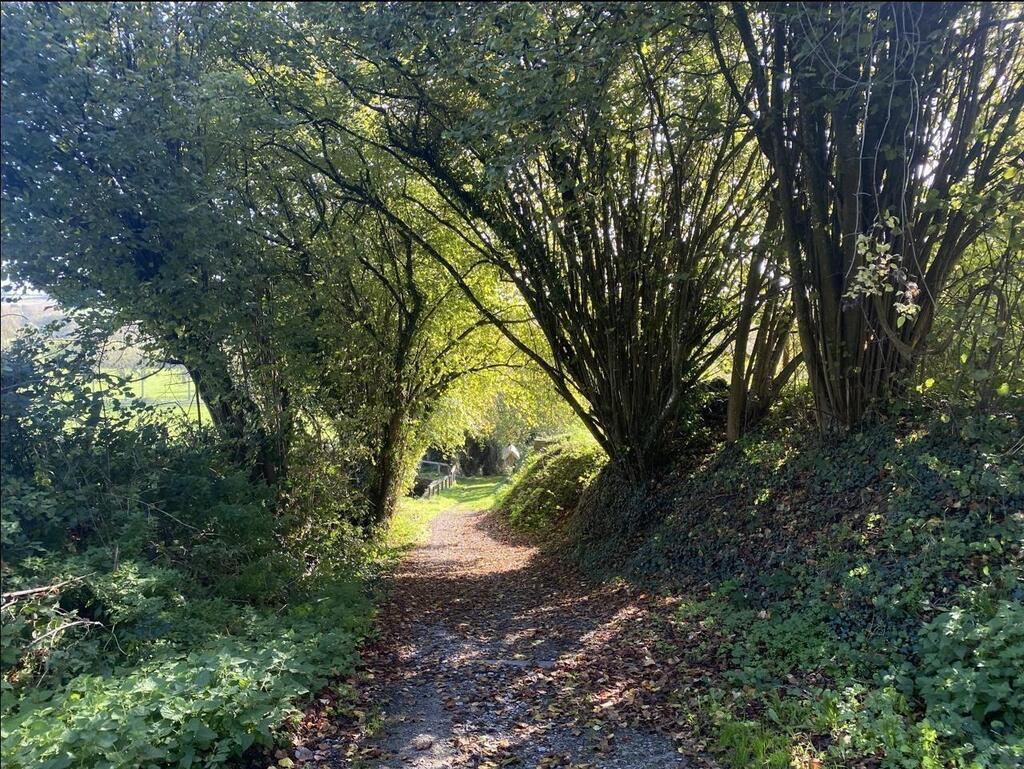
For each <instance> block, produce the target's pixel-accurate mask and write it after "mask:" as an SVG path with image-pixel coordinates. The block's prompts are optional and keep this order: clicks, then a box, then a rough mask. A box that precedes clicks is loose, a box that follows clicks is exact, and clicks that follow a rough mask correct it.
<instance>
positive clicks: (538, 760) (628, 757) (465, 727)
mask: <svg viewBox="0 0 1024 769" xmlns="http://www.w3.org/2000/svg"><path fill="white" fill-rule="evenodd" d="M638 611H639V610H638V609H637V607H636V605H635V603H634V599H633V598H632V597H631V596H630V595H629V591H627V590H624V589H621V587H620V588H617V587H613V586H606V585H605V586H600V585H595V584H593V583H590V582H587V581H585V580H583V579H582V578H581V577H580V576H579V575H577V574H574V573H573V572H572V571H571V570H568V569H567V568H566V567H565V566H562V565H559V564H557V563H555V562H552V561H549V560H547V559H545V558H544V557H542V556H541V555H540V554H539V553H538V551H537V550H536V549H535V548H533V547H530V546H527V545H524V544H522V543H517V542H515V541H514V540H513V539H512V538H510V537H508V536H506V535H505V534H504V533H503V532H502V531H501V530H500V527H499V526H498V524H497V523H496V521H495V520H494V519H493V518H492V517H490V516H488V515H487V514H485V513H482V512H468V513H466V512H448V513H443V514H441V515H439V516H438V517H437V518H436V519H435V520H434V522H433V524H432V527H431V531H430V537H429V540H428V541H427V542H425V543H424V544H422V545H420V546H418V547H417V548H415V549H414V550H413V551H412V552H411V554H410V556H409V557H408V558H407V559H406V561H405V562H404V563H403V564H402V566H401V568H400V569H399V570H398V573H397V574H396V575H395V576H394V585H393V589H392V591H391V592H390V594H389V599H388V602H387V604H386V605H385V606H384V607H383V608H382V612H381V615H380V617H379V627H380V630H381V637H380V639H379V640H378V641H377V643H376V644H375V645H374V647H372V648H371V649H370V650H368V652H367V665H368V670H369V671H370V673H369V678H370V680H371V682H372V688H373V692H372V694H371V697H370V698H368V699H376V701H378V702H388V704H387V705H386V706H385V708H384V712H383V713H382V714H381V716H382V720H381V721H380V722H379V728H376V729H373V730H364V733H365V732H366V731H369V732H370V736H369V737H367V738H362V739H359V740H358V742H359V744H358V746H353V745H352V744H348V745H347V749H346V750H345V751H344V757H342V756H340V755H339V753H340V752H341V751H337V752H336V751H331V752H332V753H334V755H335V758H334V761H333V762H332V763H334V765H335V766H350V767H368V768H372V769H385V768H389V769H399V768H400V767H410V768H412V769H440V768H441V767H477V768H479V769H492V768H494V767H505V766H516V767H539V768H543V767H576V769H583V768H584V767H593V768H594V769H597V768H599V767H600V768H602V769H619V768H622V769H625V768H626V767H631V768H635V769H644V768H645V767H658V768H659V769H660V768H662V767H680V766H688V765H689V764H688V763H687V762H686V761H685V759H684V758H683V757H682V756H681V755H680V753H679V752H677V751H676V748H675V744H674V743H673V741H672V739H671V737H670V736H668V735H666V734H664V733H658V732H655V731H653V730H651V729H645V728H644V727H642V726H640V725H639V724H638V723H637V722H635V721H634V722H633V723H630V722H629V721H628V720H626V719H620V720H618V721H616V720H615V719H614V718H600V717H599V716H598V715H594V711H595V710H597V709H599V708H601V707H608V704H607V703H608V702H611V703H612V706H614V703H615V701H616V700H615V699H614V698H611V699H608V700H607V701H606V702H605V704H604V705H595V698H594V696H593V695H594V690H595V686H594V674H593V673H592V670H593V666H592V665H591V662H590V660H591V658H592V657H593V656H594V654H596V653H605V652H603V651H602V652H598V651H595V650H597V649H605V648H606V647H607V645H608V643H609V639H610V638H612V637H613V636H615V634H617V633H622V632H623V629H624V628H628V627H629V625H630V623H631V622H633V621H635V620H636V619H637V617H636V613H637V612H638ZM638 665H640V663H638ZM577 673H579V675H580V676H581V677H582V679H583V680H585V684H584V683H581V685H580V687H579V691H578V692H576V691H575V689H574V684H573V682H574V681H575V680H576V678H575V676H576V675H577ZM597 683H598V684H599V685H600V684H602V683H606V684H607V686H606V689H607V690H608V691H609V692H612V693H613V694H614V693H615V692H618V693H619V694H623V691H622V690H623V686H621V685H620V684H619V683H618V682H616V681H613V680H608V679H607V678H606V677H604V676H603V674H598V679H597ZM631 696H632V695H631ZM612 715H614V710H613V711H612ZM346 741H347V742H349V743H351V742H352V738H348V739H347V740H346Z"/></svg>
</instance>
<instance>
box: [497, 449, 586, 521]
mask: <svg viewBox="0 0 1024 769" xmlns="http://www.w3.org/2000/svg"><path fill="white" fill-rule="evenodd" d="M604 463H605V455H604V452H603V451H601V449H600V447H598V446H597V445H596V444H595V443H594V442H593V441H586V440H580V439H579V438H576V439H574V438H571V437H570V438H565V439H562V440H561V441H559V442H557V443H555V444H553V445H551V446H547V447H545V448H543V449H541V450H539V451H535V452H533V453H532V454H530V455H529V456H528V457H527V458H526V460H525V461H524V462H523V464H522V467H520V468H519V470H518V471H517V472H516V474H515V475H514V476H513V477H512V479H511V480H510V482H509V486H508V487H507V488H506V489H505V490H504V491H503V492H502V494H501V495H500V498H499V500H498V509H499V510H500V511H501V513H502V514H503V515H505V516H506V517H507V518H508V520H509V523H511V524H512V525H513V526H514V527H516V528H518V529H523V530H525V531H536V530H538V529H541V528H544V527H546V526H551V525H553V524H557V523H559V522H561V521H563V520H564V519H565V517H566V516H567V514H569V513H571V512H572V511H573V510H574V509H575V507H576V504H577V503H578V502H579V499H580V494H581V493H582V491H583V489H584V488H585V487H586V485H587V484H588V483H590V481H591V480H593V478H594V477H595V476H596V475H597V473H598V472H599V471H600V470H601V467H602V466H603V465H604Z"/></svg>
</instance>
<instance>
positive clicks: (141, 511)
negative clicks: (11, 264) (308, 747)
mask: <svg viewBox="0 0 1024 769" xmlns="http://www.w3.org/2000/svg"><path fill="white" fill-rule="evenodd" d="M95 352H96V350H95V347H94V346H92V345H91V343H90V339H89V338H83V337H78V338H76V339H62V340H57V339H53V338H52V337H48V336H46V335H42V334H35V335H29V336H27V337H25V338H23V339H21V340H20V341H18V342H16V343H15V344H14V345H13V346H12V348H11V349H10V350H8V351H5V354H4V357H3V369H2V373H3V378H2V389H3V393H4V397H3V408H2V429H3V445H2V449H3V450H2V455H0V458H2V470H3V477H2V482H0V491H2V523H3V528H2V534H3V546H4V562H3V567H2V568H3V578H4V590H5V597H4V602H3V608H2V620H3V633H2V669H3V682H2V687H3V706H2V711H3V726H2V740H3V754H4V763H5V765H7V764H10V765H11V766H15V767H22V766H23V767H37V766H42V767H65V766H83V767H85V766H118V767H136V766H157V765H179V766H188V765H191V764H193V763H196V764H203V765H216V764H221V763H224V762H225V761H226V760H228V759H229V758H230V757H232V756H238V755H240V754H242V753H243V752H244V751H246V750H247V749H248V748H249V747H250V746H252V745H254V744H260V745H268V744H270V743H271V742H272V741H273V740H274V739H275V735H276V733H277V730H278V729H279V728H280V726H281V725H282V724H283V723H284V722H285V720H286V719H287V718H288V716H289V715H290V714H292V713H293V712H294V708H295V704H296V702H297V700H298V698H301V697H302V696H303V695H306V694H308V693H309V692H311V691H313V690H315V688H316V687H318V686H320V685H321V684H322V683H324V682H325V681H326V679H327V678H328V677H329V676H331V675H334V674H337V673H343V672H346V671H347V670H348V669H349V667H350V666H351V664H352V662H353V659H354V657H353V655H354V649H355V646H356V644H357V643H358V641H359V640H360V639H361V638H362V636H363V635H364V633H365V632H366V629H367V625H368V619H369V605H368V602H367V598H366V596H365V594H364V591H363V590H362V588H361V585H360V583H359V581H358V580H357V578H356V576H355V571H356V566H357V565H358V564H360V563H361V562H362V561H361V559H367V558H371V557H372V556H373V553H372V551H371V550H369V549H367V548H366V547H365V546H359V547H357V546H356V544H355V543H357V541H358V540H356V538H355V536H354V535H348V536H346V535H345V532H344V530H341V531H340V532H339V531H338V529H337V527H335V528H334V536H333V538H329V537H326V536H324V532H325V530H326V524H325V522H324V520H323V517H322V513H321V511H320V510H318V509H313V510H310V508H309V507H308V506H307V505H309V504H311V503H312V502H314V501H315V498H309V497H303V496H301V495H294V494H293V495H291V496H290V497H288V498H286V499H283V500H282V501H281V503H280V505H279V506H278V511H275V505H274V504H273V501H274V500H273V496H272V490H271V489H268V488H267V487H266V486H265V485H263V484H254V483H253V482H252V481H251V479H250V478H249V477H248V476H247V475H246V474H244V473H242V472H241V471H239V470H238V469H237V468H236V467H235V466H234V465H233V463H232V462H230V461H229V459H228V458H227V457H225V456H224V452H223V449H222V446H221V445H220V443H219V442H218V441H217V439H216V437H215V436H212V435H210V434H208V433H201V434H194V433H192V432H190V431H189V430H188V429H187V428H176V427H174V426H172V425H169V424H168V423H167V422H166V415H163V414H161V413H160V412H159V411H157V410H155V409H154V408H153V407H150V406H147V405H146V404H144V403H142V402H141V401H138V400H137V399H134V398H133V397H132V396H131V392H130V388H129V387H128V386H127V384H126V383H124V382H121V381H119V380H117V379H116V377H113V376H112V375H110V374H104V373H102V372H100V373H99V374H97V371H98V365H97V362H96V356H95ZM97 377H98V380H97ZM97 381H99V382H100V383H101V384H102V387H97V386H96V384H97ZM332 512H336V509H335V508H330V507H328V508H327V513H328V514H330V513H332ZM313 537H315V538H316V540H317V541H316V550H315V557H308V556H309V554H310V553H311V552H313V542H311V538H313ZM19 591H34V592H20V594H19Z"/></svg>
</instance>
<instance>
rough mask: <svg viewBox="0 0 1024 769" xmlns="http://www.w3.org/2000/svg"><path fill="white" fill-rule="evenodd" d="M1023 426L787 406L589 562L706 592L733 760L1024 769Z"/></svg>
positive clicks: (943, 413)
mask: <svg viewBox="0 0 1024 769" xmlns="http://www.w3.org/2000/svg"><path fill="white" fill-rule="evenodd" d="M929 412H930V414H929ZM926 414H928V415H927V416H926ZM1021 420H1022V418H1021V414H1020V413H1017V412H1012V413H1011V412H1003V413H996V414H990V415H982V414H978V413H969V412H964V411H957V410H953V411H949V410H948V409H947V408H945V407H943V406H942V405H941V404H940V403H938V402H936V401H931V402H928V403H923V404H919V405H917V406H915V407H913V408H908V409H906V410H904V411H902V412H896V413H893V414H891V415H890V416H888V417H886V418H885V419H881V420H879V421H877V422H876V423H875V424H873V425H870V426H866V427H864V428H863V429H862V430H860V431H857V432H853V433H850V434H849V435H847V436H845V437H843V438H840V439H824V440H823V439H820V438H815V437H814V436H813V435H809V434H808V432H807V430H806V428H803V427H800V426H799V424H798V423H797V422H795V421H794V420H792V419H788V418H787V416H786V415H781V416H780V417H779V418H778V419H777V420H773V422H774V423H773V424H769V425H766V426H765V427H764V429H762V430H760V431H758V432H757V433H755V434H754V435H752V436H748V437H747V438H744V439H742V440H741V441H739V442H738V443H737V444H735V445H733V446H731V447H726V448H724V449H722V450H721V451H719V452H717V453H716V454H714V455H712V456H711V457H710V458H709V459H708V460H707V461H706V462H705V463H704V466H702V467H700V468H698V469H696V470H690V471H686V470H681V474H680V475H679V476H677V477H675V478H672V479H670V480H669V481H668V482H666V483H665V484H664V485H663V487H662V488H660V489H653V490H650V491H649V492H648V493H647V494H646V495H645V496H644V499H643V501H642V503H641V502H638V503H636V504H638V505H642V506H643V507H645V508H647V509H648V510H650V509H660V510H663V511H664V519H663V520H662V521H661V522H660V523H658V524H656V525H654V526H653V527H651V528H648V529H647V530H646V531H643V532H640V533H637V532H633V533H632V534H631V535H629V536H626V537H625V538H623V539H620V540H618V541H616V542H608V541H604V542H600V541H594V540H592V539H591V540H587V546H588V549H587V551H586V553H585V562H586V563H587V564H590V565H592V566H596V567H598V568H600V569H601V570H602V571H604V572H605V573H607V572H608V571H609V570H612V569H614V570H615V571H616V572H617V573H621V572H623V571H624V572H625V573H627V574H629V575H632V576H633V577H634V578H637V579H641V580H644V581H654V582H657V583H660V584H661V585H662V586H663V587H665V588H666V589H674V590H680V589H682V590H685V592H686V593H687V594H689V595H694V594H695V595H697V596H701V598H699V599H698V600H695V601H694V600H691V601H689V602H688V603H687V604H686V605H685V607H684V608H683V609H682V610H681V611H680V612H679V614H678V617H677V620H678V621H681V622H686V623H692V625H693V627H694V628H695V633H696V635H697V636H699V637H707V639H708V640H707V641H705V642H704V643H705V644H706V645H704V646H701V645H698V649H697V651H698V652H700V651H701V650H703V651H708V650H713V657H714V658H715V659H716V660H717V662H716V665H717V666H721V673H719V674H717V675H716V676H714V677H713V678H712V679H711V680H710V682H709V683H708V684H707V685H708V686H709V687H710V692H712V693H713V692H715V691H724V692H733V693H734V694H735V696H726V697H724V698H720V701H719V700H715V699H714V698H712V700H711V701H709V702H711V703H713V702H719V705H717V706H714V707H712V706H711V705H710V704H706V707H707V708H708V710H709V712H712V714H713V712H714V711H715V708H718V709H719V710H721V713H720V714H719V716H718V717H716V718H715V719H713V724H714V725H713V729H714V734H715V739H716V740H717V741H719V743H720V747H721V749H722V750H723V751H724V753H725V754H726V755H727V756H732V759H731V760H732V762H733V765H735V766H741V765H747V764H746V763H745V762H750V761H753V762H754V763H755V764H756V765H772V764H773V762H776V761H778V760H781V755H782V753H781V752H779V751H783V748H784V747H785V746H786V745H790V746H792V745H796V746H798V747H799V748H800V750H804V749H805V748H806V746H808V745H811V743H812V742H814V741H813V740H811V738H812V737H814V738H815V739H816V740H817V741H816V742H814V744H816V745H818V748H815V749H814V750H812V754H815V755H818V756H819V757H821V758H822V759H823V760H825V761H826V763H828V762H830V761H831V762H837V763H843V762H847V761H851V760H854V759H859V758H863V757H865V756H879V757H880V758H881V761H882V765H883V766H887V767H917V766H922V765H925V766H929V765H930V766H936V767H938V766H944V765H947V764H948V765H953V766H964V767H967V766H970V767H1001V766H1008V765H1012V764H1013V763H1015V762H1019V761H1020V760H1021V758H1022V756H1024V739H1022V728H1021V723H1022V721H1021V719H1022V717H1024V709H1022V701H1021V699H1020V695H1019V692H1020V691H1022V681H1021V670H1022V660H1021V655H1022V653H1024V638H1022V636H1021V627H1024V623H1022V611H1024V606H1022V599H1024V593H1022V592H1021V584H1022V578H1024V553H1022V550H1021V547H1022V543H1024V517H1022V514H1021V511H1024V468H1022V465H1021V463H1020V462H1019V460H1018V459H1017V457H1016V455H1015V454H1014V453H1013V452H1014V449H1013V447H1014V444H1015V442H1016V441H1017V440H1018V439H1019V435H1020V431H1021V423H1022V421H1021ZM609 488H610V487H609V486H608V484H607V482H606V481H605V480H603V479H602V480H600V481H598V482H597V483H595V484H594V485H593V487H592V488H591V489H590V490H588V491H587V495H588V498H589V497H590V496H592V495H593V494H594V493H595V490H601V489H603V490H604V492H603V493H607V491H608V489H609ZM606 501H607V500H606ZM655 520H656V518H655ZM615 564H617V565H615ZM708 586H710V589H709V587H708ZM704 664H706V662H705V663H704ZM772 698H781V700H780V702H775V701H774V700H773V699H772ZM773 703H774V704H773ZM780 703H781V704H780ZM751 713H753V714H756V715H757V717H755V718H754V719H751ZM772 714H774V715H772ZM786 714H788V715H786ZM773 735H774V736H773ZM777 738H778V739H781V740H782V742H778V740H777ZM783 738H784V739H783ZM822 746H824V747H822ZM807 749H809V748H807ZM756 756H760V758H756ZM773 756H774V757H773ZM757 762H761V763H757Z"/></svg>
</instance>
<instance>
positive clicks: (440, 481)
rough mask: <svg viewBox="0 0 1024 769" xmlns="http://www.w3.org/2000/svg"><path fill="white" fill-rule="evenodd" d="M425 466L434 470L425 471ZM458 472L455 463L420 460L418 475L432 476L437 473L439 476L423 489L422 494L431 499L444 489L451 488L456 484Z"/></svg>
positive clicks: (423, 496) (424, 497)
mask: <svg viewBox="0 0 1024 769" xmlns="http://www.w3.org/2000/svg"><path fill="white" fill-rule="evenodd" d="M424 467H427V468H432V470H431V471H430V472H429V473H428V472H424ZM456 474H457V473H456V467H455V466H454V465H449V464H447V463H445V462H432V461H430V460H426V459H424V460H423V461H421V462H420V469H419V472H418V473H417V475H418V476H420V477H424V476H426V477H431V476H435V475H436V476H437V477H436V478H434V479H433V480H432V481H430V483H428V484H427V487H426V488H425V489H424V490H423V494H421V495H420V496H421V497H422V498H423V499H429V498H430V497H432V496H434V495H435V494H438V493H440V492H441V491H443V490H444V489H450V488H451V487H452V486H454V485H455V478H456Z"/></svg>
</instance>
